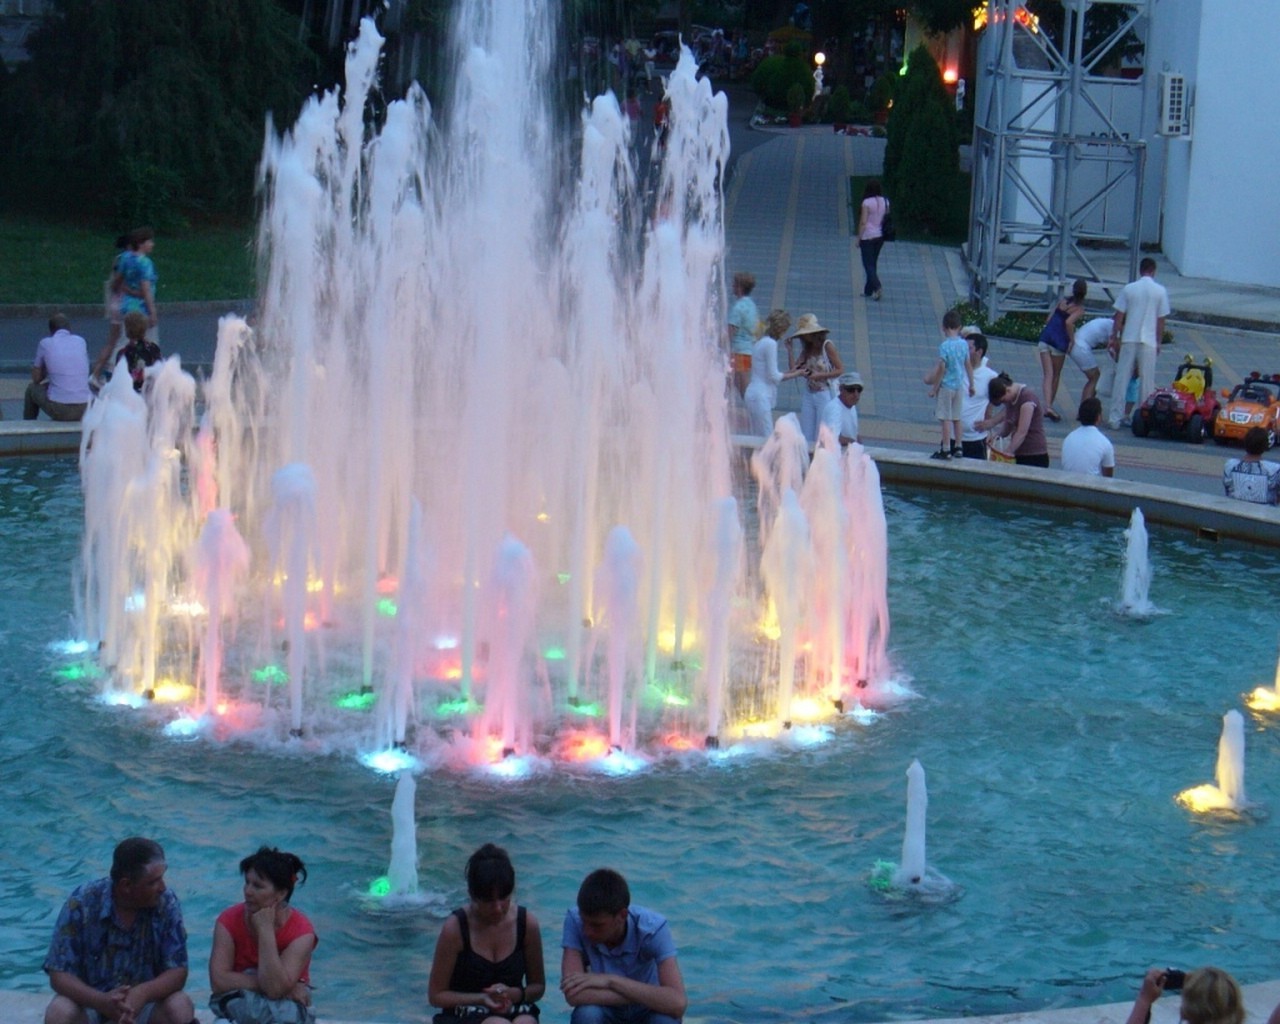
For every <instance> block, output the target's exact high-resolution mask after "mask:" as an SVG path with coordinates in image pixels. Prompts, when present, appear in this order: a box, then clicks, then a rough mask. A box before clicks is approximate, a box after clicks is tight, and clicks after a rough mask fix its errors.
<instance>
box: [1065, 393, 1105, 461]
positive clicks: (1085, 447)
mask: <svg viewBox="0 0 1280 1024" xmlns="http://www.w3.org/2000/svg"><path fill="white" fill-rule="evenodd" d="M1101 418H1102V402H1101V401H1099V400H1098V399H1097V398H1086V399H1085V400H1084V401H1083V402H1081V403H1080V410H1079V412H1077V413H1076V419H1078V420H1079V421H1080V426H1078V427H1076V429H1075V430H1073V431H1071V433H1069V434H1068V435H1067V436H1066V437H1065V438H1063V441H1062V468H1063V469H1065V470H1066V471H1067V472H1068V473H1084V474H1086V475H1088V476H1115V475H1116V450H1115V447H1114V446H1113V445H1112V444H1111V442H1110V440H1108V439H1107V435H1106V434H1104V433H1103V432H1102V431H1101V430H1099V429H1098V420H1100V419H1101Z"/></svg>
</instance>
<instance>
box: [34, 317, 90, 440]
mask: <svg viewBox="0 0 1280 1024" xmlns="http://www.w3.org/2000/svg"><path fill="white" fill-rule="evenodd" d="M89 397H90V395H89V346H88V344H87V343H86V342H85V340H84V338H82V337H80V335H78V334H72V333H71V321H70V320H68V319H67V318H66V316H64V315H63V314H62V313H54V314H53V316H51V317H50V318H49V336H48V337H47V338H42V339H41V341H40V344H39V345H37V346H36V358H35V364H34V365H33V366H32V367H31V383H30V384H28V385H27V392H26V395H25V396H24V397H23V402H22V418H23V419H24V420H34V419H36V418H37V417H38V416H39V415H40V413H41V411H42V410H43V411H44V413H45V415H46V416H48V417H49V419H51V420H58V421H59V422H62V423H75V422H79V421H80V420H81V419H83V418H84V411H85V409H87V408H88V407H89Z"/></svg>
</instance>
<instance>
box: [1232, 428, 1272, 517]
mask: <svg viewBox="0 0 1280 1024" xmlns="http://www.w3.org/2000/svg"><path fill="white" fill-rule="evenodd" d="M1266 450H1267V432H1266V430H1264V429H1263V428H1262V427H1250V428H1249V429H1248V430H1247V431H1246V432H1245V435H1244V452H1245V455H1244V458H1243V459H1227V464H1226V465H1225V466H1224V467H1223V469H1222V488H1223V490H1225V491H1226V492H1227V497H1228V498H1236V499H1238V500H1239V501H1252V502H1254V503H1255V504H1258V505H1275V504H1278V503H1280V464H1277V463H1275V462H1267V461H1265V460H1264V459H1263V458H1262V456H1263V454H1264V453H1265V452H1266Z"/></svg>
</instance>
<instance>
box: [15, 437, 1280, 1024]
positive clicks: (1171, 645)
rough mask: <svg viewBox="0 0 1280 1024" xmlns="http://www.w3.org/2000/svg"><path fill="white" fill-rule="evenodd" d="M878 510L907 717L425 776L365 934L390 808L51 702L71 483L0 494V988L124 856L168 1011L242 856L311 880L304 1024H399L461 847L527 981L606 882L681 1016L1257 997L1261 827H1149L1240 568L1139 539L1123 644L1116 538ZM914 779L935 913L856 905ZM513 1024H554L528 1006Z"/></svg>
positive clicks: (18, 979) (252, 755)
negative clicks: (1221, 981) (138, 835)
mask: <svg viewBox="0 0 1280 1024" xmlns="http://www.w3.org/2000/svg"><path fill="white" fill-rule="evenodd" d="M886 504H887V510H888V516H889V529H890V546H891V562H890V600H891V611H892V614H893V617H894V649H893V652H892V655H893V659H894V663H895V664H896V665H898V666H901V667H902V668H903V669H904V670H906V671H907V672H909V673H910V675H911V677H912V685H913V687H914V688H915V689H916V690H917V691H918V692H919V694H920V699H919V700H916V701H913V702H909V703H907V704H906V705H903V706H902V707H900V708H899V709H898V710H896V711H894V712H892V713H890V714H887V715H885V716H884V717H883V718H880V719H878V720H876V721H874V722H872V723H870V724H868V725H866V726H858V725H854V724H852V723H846V724H843V725H842V726H840V727H839V728H838V729H837V732H836V735H835V737H834V739H833V740H832V741H831V742H828V743H825V744H820V745H817V746H813V747H799V746H797V747H786V746H765V747H762V748H761V750H760V752H758V753H756V754H753V755H750V756H743V757H736V758H722V759H720V760H718V761H717V762H715V763H714V764H712V763H708V762H707V761H706V759H705V758H704V757H703V756H701V755H686V757H687V759H672V760H669V761H665V762H662V763H660V764H658V765H657V766H655V767H653V768H651V769H649V770H647V771H645V772H643V773H641V774H639V775H635V776H630V777H624V778H604V777H600V776H597V775H590V774H582V773H574V772H571V771H569V770H567V769H557V770H556V771H554V772H551V773H544V774H542V775H537V776H534V777H532V778H529V779H524V780H509V781H501V782H500V781H497V780H493V779H483V778H479V777H475V776H471V775H466V774H456V773H446V772H428V773H426V774H424V775H423V776H421V777H420V778H419V780H418V792H417V814H418V826H419V832H418V841H419V850H420V856H421V864H420V884H421V890H422V894H423V900H422V905H421V906H420V907H418V908H416V909H415V910H413V911H411V912H400V913H395V912H391V911H389V910H387V909H385V908H382V907H380V906H379V905H378V904H376V903H373V902H371V901H370V900H369V899H368V897H367V895H366V894H367V891H368V887H369V884H370V882H372V881H373V880H374V879H375V878H376V877H378V876H380V875H382V874H384V873H385V871H386V867H387V862H388V856H389V851H390V842H391V816H390V809H391V799H392V793H393V790H394V779H392V778H389V777H385V776H380V775H377V774H375V773H372V772H370V771H368V770H367V769H364V768H362V767H361V766H360V765H359V764H358V763H356V762H354V761H353V760H352V759H351V758H349V757H345V756H336V755H335V756H331V757H330V756H324V755H319V756H314V755H313V756H296V755H292V754H289V753H286V752H285V751H283V750H280V749H261V748H255V747H251V746H246V745H231V746H217V745H212V744H210V743H207V742H205V741H181V740H173V739H169V738H166V737H164V736H163V735H162V734H161V733H160V732H159V731H158V730H157V729H155V728H153V727H150V726H144V725H142V724H141V716H140V715H139V713H138V712H136V711H132V710H130V709H127V708H109V707H104V706H103V705H101V704H98V703H96V702H94V701H92V700H91V699H90V698H89V693H90V691H91V689H92V687H91V685H89V684H88V683H86V682H85V681H83V680H78V679H75V678H68V676H69V675H74V673H71V672H68V667H69V666H72V665H74V664H76V662H75V661H74V660H70V661H69V660H68V658H67V657H66V656H65V655H63V654H59V653H55V652H53V651H51V650H50V649H49V644H50V643H51V642H54V641H57V640H60V639H65V638H66V636H67V635H68V633H69V629H68V625H67V624H68V622H69V619H70V617H69V608H70V602H71V595H70V591H69V587H68V585H67V579H68V577H69V562H70V560H71V559H72V557H73V556H74V552H75V549H76V544H77V539H78V533H79V522H80V512H79V496H78V488H77V486H76V481H75V477H74V467H73V466H72V465H71V464H70V463H69V462H68V461H62V462H55V461H37V460H27V461H8V462H2V463H0V519H2V520H3V524H4V528H3V530H0V572H3V574H4V576H3V578H4V581H5V586H4V587H3V588H2V589H0V652H2V653H0V687H3V692H4V694H5V699H4V700H3V702H0V778H2V779H3V786H0V816H3V820H4V821H5V822H6V823H7V824H6V829H5V850H6V870H5V871H3V872H0V985H4V986H7V987H10V988H24V989H31V990H38V989H43V987H44V979H43V975H42V974H41V972H40V969H39V964H40V962H41V960H42V958H43V954H44V950H45V946H46V944H47V942H48V937H49V929H50V928H51V927H52V923H53V919H54V916H55V914H56V911H57V908H58V906H59V904H60V902H61V900H62V899H63V898H64V897H65V895H66V892H67V891H68V890H69V889H70V888H71V887H72V886H73V885H74V884H76V883H77V882H79V881H81V880H83V879H86V878H89V877H94V876H96V875H98V874H100V873H103V872H104V871H105V869H106V865H107V861H108V859H109V856H110V850H111V847H112V845H113V844H114V843H115V842H116V841H117V840H118V839H119V838H120V837H122V836H124V835H126V834H129V833H132V832H143V833H148V834H153V835H155V836H156V837H157V838H159V839H160V840H161V841H162V842H163V843H164V845H165V846H166V849H167V851H168V855H169V862H170V879H171V881H172V884H173V886H174V888H175V889H176V891H177V892H178V893H179V895H180V896H181V898H182V900H183V904H184V907H185V909H186V913H187V919H188V924H189V928H190V931H191V951H192V957H193V965H194V969H193V972H192V977H193V986H203V985H204V984H205V982H204V969H203V965H204V962H205V960H206V958H207V956H208V950H209V941H210V935H211V931H212V922H213V917H214V915H215V914H216V913H217V912H218V911H219V910H220V909H221V908H222V907H223V906H225V905H227V904H228V903H230V902H232V901H234V900H236V899H238V898H239V880H238V878H237V876H236V873H235V870H236V868H235V866H236V863H237V861H238V860H239V858H240V857H242V856H244V854H245V853H247V852H249V851H250V850H251V849H253V848H254V847H256V845H257V844H259V843H261V842H271V843H278V844H280V845H281V846H283V847H285V848H287V849H291V850H295V851H297V852H298V853H300V854H301V855H302V856H303V858H304V859H305V860H306V861H307V864H308V867H309V868H310V870H311V876H310V879H309V881H308V883H307V884H306V885H305V886H304V887H302V888H301V889H299V891H298V895H297V901H298V905H299V906H300V907H302V908H303V909H305V910H306V912H307V913H308V914H309V915H310V916H311V917H312V918H313V919H314V920H315V922H316V925H317V928H318V929H319V931H320V934H321V943H320V946H319V950H318V952H317V955H316V970H315V973H316V977H317V982H318V984H319V986H320V988H319V991H318V993H317V1000H318V1003H319V1006H320V1009H321V1010H322V1012H323V1013H324V1014H325V1015H327V1016H332V1017H359V1016H369V1015H370V1014H374V1015H376V1016H377V1017H378V1018H380V1019H388V1020H410V1019H421V1018H422V1017H423V1015H424V1013H425V1012H426V1011H425V993H426V985H427V973H428V970H429V966H430V957H431V951H432V947H433V943H434V941H435V935H436V932H437V930H438V928H439V925H440V922H441V919H442V917H443V916H444V914H446V913H447V911H448V909H449V908H450V907H452V906H456V905H458V904H459V903H460V902H461V901H462V900H463V899H464V886H463V881H462V867H463V864H464V862H465V859H466V857H467V855H468V854H469V853H470V852H471V851H472V850H473V849H474V848H475V847H476V846H478V845H479V844H480V843H482V842H484V841H488V840H492V841H495V842H499V843H502V844H504V845H506V846H507V847H508V848H509V849H510V850H511V852H512V855H513V857H514V859H515V863H516V867H517V871H518V873H519V883H518V889H519V894H520V896H521V898H522V899H523V901H525V902H526V903H527V904H528V905H529V906H530V907H531V908H532V909H533V910H534V911H535V912H536V913H537V914H538V915H539V916H540V917H541V919H542V921H543V927H544V933H545V935H546V941H547V947H548V962H549V963H550V964H551V965H552V974H553V978H552V982H553V983H554V981H555V980H556V979H555V978H554V974H555V964H556V963H557V956H556V948H555V947H556V943H557V941H558V937H559V931H560V919H561V916H562V914H563V912H564V909H565V908H566V907H567V906H568V905H569V903H570V902H571V900H572V899H573V896H574V893H575V892H576V888H577V884H578V882H579V880H580V879H581V876H582V875H583V874H585V873H586V872H587V871H588V870H590V869H591V868H593V867H596V866H599V865H603V864H610V865H613V866H616V867H618V868H619V869H621V870H622V871H623V872H624V873H625V874H626V875H627V876H628V878H629V879H630V881H631V883H632V888H633V890H634V892H635V895H636V898H637V901H638V902H643V903H646V904H650V905H652V906H654V907H657V908H660V909H661V910H662V911H664V912H665V913H666V914H667V915H668V916H669V917H670V918H671V920H672V924H673V928H674V929H675V934H676V938H677V941H678V943H679V945H680V955H681V961H682V965H683V967H684V970H685V974H686V979H687V983H688V986H689V990H690V993H691V1005H692V1007H693V1012H694V1013H696V1015H697V1016H698V1017H700V1018H703V1019H710V1020H716V1019H736V1020H753V1021H770V1020H778V1021H782V1020H798V1019H803V1018H806V1017H809V1016H814V1015H817V1014H819V1013H822V1014H823V1016H824V1018H825V1019H835V1020H848V1021H862V1020H872V1019H885V1018H887V1017H899V1016H924V1015H957V1014H962V1013H976V1012H1001V1011H1012V1010H1017V1009H1022V1008H1034V1007H1042V1006H1048V1005H1074V1004H1081V1003H1089V1002H1097V1001H1104V1000H1119V999H1123V998H1126V997H1127V995H1128V994H1129V992H1130V990H1131V988H1132V979H1133V978H1134V977H1135V976H1137V974H1138V973H1139V972H1140V971H1141V969H1142V968H1143V967H1145V966H1146V965H1149V964H1151V963H1164V962H1168V963H1188V964H1194V963H1200V962H1203V961H1204V960H1206V959H1209V957H1208V956H1207V953H1206V950H1209V949H1211V950H1212V954H1213V955H1212V959H1213V960H1214V961H1215V962H1217V963H1220V964H1222V965H1223V966H1225V967H1227V968H1229V969H1230V970H1231V971H1232V972H1233V973H1235V974H1236V975H1237V977H1239V978H1241V979H1242V980H1244V981H1256V980H1260V979H1261V978H1263V977H1267V976H1269V975H1271V974H1273V973H1274V966H1273V963H1272V956H1271V954H1270V950H1271V949H1273V948H1274V944H1275V942H1276V941H1277V940H1278V939H1280V927H1278V926H1277V924H1276V918H1275V915H1274V914H1273V913H1271V911H1270V907H1271V904H1272V903H1273V902H1274V899H1275V896H1276V892H1275V883H1274V881H1272V880H1273V879H1275V878H1276V877H1280V853H1278V852H1277V851H1280V844H1277V843H1276V842H1275V836H1274V835H1273V833H1272V829H1273V828H1274V825H1273V824H1272V823H1271V821H1270V819H1269V817H1268V816H1267V815H1266V814H1265V813H1264V814H1260V815H1257V816H1254V817H1251V818H1247V819H1240V820H1234V821H1232V820H1221V819H1213V818H1209V819H1200V818H1196V817H1194V816H1192V815H1190V814H1189V813H1188V812H1186V811H1185V810H1183V809H1181V808H1180V807H1178V806H1177V805H1176V803H1175V801H1174V797H1175V795H1176V793H1177V792H1179V791H1180V790H1182V789H1184V788H1186V787H1187V786H1189V785H1193V784H1195V783H1197V782H1202V781H1204V780H1205V779H1208V778H1212V777H1213V771H1214V762H1215V751H1216V744H1217V738H1218V732H1219V729H1220V727H1221V720H1222V715H1223V713H1224V712H1225V711H1227V710H1229V709H1230V708H1232V707H1238V706H1239V705H1240V695H1241V694H1242V693H1243V692H1246V691H1248V690H1250V689H1252V688H1253V687H1254V686H1256V685H1259V684H1266V683H1269V682H1270V681H1271V679H1272V675H1273V668H1274V656H1275V651H1274V645H1275V636H1274V622H1273V621H1272V619H1271V617H1270V616H1269V615H1268V614H1267V611H1266V609H1264V608H1261V607H1253V606H1252V605H1251V604H1248V603H1245V602H1242V601H1241V598H1240V594H1241V592H1240V589H1239V586H1238V583H1239V580H1240V579H1241V578H1242V576H1245V575H1247V577H1248V579H1249V580H1250V581H1251V590H1252V591H1253V592H1256V593H1264V592H1271V591H1273V590H1274V589H1275V585H1276V583H1277V582H1280V567H1278V566H1277V565H1276V561H1275V559H1274V557H1273V556H1272V555H1271V554H1270V553H1269V552H1260V551H1246V550H1244V549H1235V548H1231V547H1205V546H1202V545H1201V544H1199V543H1198V542H1195V541H1193V540H1191V539H1189V538H1187V537H1184V536H1182V535H1174V536H1170V535H1168V534H1166V533H1164V531H1162V530H1161V529H1160V528H1158V527H1157V528H1154V529H1153V530H1152V536H1151V564H1152V584H1151V597H1152V600H1153V601H1155V602H1156V603H1157V604H1159V605H1160V606H1162V607H1164V608H1168V609H1170V612H1171V613H1170V614H1169V615H1166V616H1163V617H1160V618H1157V619H1154V620H1151V621H1148V622H1134V621H1129V620H1124V619H1121V618H1117V617H1116V616H1115V615H1113V613H1112V612H1111V610H1110V601H1111V600H1112V599H1113V598H1114V596H1115V594H1116V592H1117V588H1118V586H1119V580H1120V573H1121V570H1122V564H1123V553H1124V536H1123V530H1124V523H1122V522H1120V521H1118V520H1098V519H1094V518H1092V517H1088V516H1083V515H1080V516H1071V515H1059V514H1055V513H1048V512H1042V511H1038V510H1028V509H1025V508H1021V509H1014V510H1002V509H1000V508H999V507H998V506H995V505H992V504H988V503H982V502H979V503H976V504H965V503H962V502H958V501H953V500H950V499H942V498H922V497H904V496H900V495H895V494H892V493H891V494H889V495H888V496H887V498H886ZM946 552H952V553H951V554H947V553H946ZM1188 581H1190V582H1191V583H1193V584H1194V589H1191V588H1190V587H1188ZM1210 632H1211V633H1212V637H1210V636H1209V633H1210ZM1277 725H1280V723H1277V722H1276V721H1275V720H1273V719H1270V718H1262V717H1252V716H1251V717H1248V718H1247V719H1246V729H1247V730H1248V731H1249V733H1250V736H1249V745H1248V749H1247V758H1248V761H1249V765H1248V768H1249V797H1250V800H1251V802H1253V803H1254V804H1256V805H1259V806H1260V807H1261V808H1263V809H1264V810H1265V808H1267V807H1269V806H1271V805H1274V804H1275V802H1276V800H1277V796H1276V790H1277V781H1276V778H1275V774H1276V773H1275V771H1274V764H1273V762H1274V757H1273V754H1274V750H1275V742H1274V739H1273V737H1274V735H1275V734H1276V733H1275V729H1276V727H1277ZM913 757H918V758H919V759H920V762H921V763H922V764H923V765H924V766H925V768H926V769H927V770H928V773H929V776H928V777H929V796H930V802H929V860H930V862H931V863H935V864H937V865H938V866H939V867H941V868H942V869H943V870H944V871H945V872H946V874H947V875H948V877H949V878H951V879H952V880H953V881H954V882H955V883H956V884H957V885H960V886H962V887H963V890H964V895H963V897H962V898H961V899H959V900H958V901H955V902H953V903H950V904H946V905H941V906H921V905H919V904H917V903H912V902H910V901H898V902H893V901H885V900H882V899H880V898H878V896H877V894H876V893H875V892H874V891H873V890H872V888H871V887H870V885H869V884H868V882H869V877H870V874H871V871H872V869H873V867H874V865H875V863H876V861H877V860H886V859H887V860H892V859H896V858H897V857H898V856H899V854H900V850H901V842H902V835H903V816H904V809H903V808H904V796H905V783H904V774H903V773H904V772H905V770H906V767H907V765H908V764H909V763H910V761H911V759H912V758H913ZM1171 894H1176V898H1171ZM762 964H768V965H769V969H767V970H761V969H760V967H761V965H762ZM357 986H358V987H357ZM545 1006H546V1007H547V1010H548V1012H549V1013H550V1014H553V1015H563V1012H564V1007H563V1005H562V1004H561V1002H560V1000H559V998H558V996H556V995H554V994H553V995H552V996H551V997H549V998H548V999H547V1000H546V1001H545ZM832 1007H838V1008H839V1009H836V1010H835V1012H834V1016H828V1014H829V1013H830V1012H831V1008H832Z"/></svg>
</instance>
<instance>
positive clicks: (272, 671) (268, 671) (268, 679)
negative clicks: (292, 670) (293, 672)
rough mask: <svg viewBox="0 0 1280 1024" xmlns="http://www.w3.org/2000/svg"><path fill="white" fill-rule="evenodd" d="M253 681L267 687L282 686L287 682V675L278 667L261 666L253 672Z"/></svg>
mask: <svg viewBox="0 0 1280 1024" xmlns="http://www.w3.org/2000/svg"><path fill="white" fill-rule="evenodd" d="M253 681H254V682H255V683H265V684H266V685H267V686H283V685H284V684H285V683H287V682H288V681H289V673H288V672H286V671H285V670H284V669H283V668H282V667H281V666H279V665H263V666H262V668H256V669H254V670H253Z"/></svg>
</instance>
